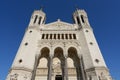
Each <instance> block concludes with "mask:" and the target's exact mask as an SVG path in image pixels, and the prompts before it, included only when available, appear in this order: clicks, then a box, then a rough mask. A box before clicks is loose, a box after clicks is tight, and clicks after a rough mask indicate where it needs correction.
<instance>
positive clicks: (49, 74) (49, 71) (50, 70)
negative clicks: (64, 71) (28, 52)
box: [48, 56, 53, 80]
mask: <svg viewBox="0 0 120 80" xmlns="http://www.w3.org/2000/svg"><path fill="white" fill-rule="evenodd" d="M52 58H53V57H52V56H50V58H49V70H48V80H51V78H52V62H53V61H52Z"/></svg>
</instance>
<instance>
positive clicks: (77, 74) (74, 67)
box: [67, 47, 82, 80]
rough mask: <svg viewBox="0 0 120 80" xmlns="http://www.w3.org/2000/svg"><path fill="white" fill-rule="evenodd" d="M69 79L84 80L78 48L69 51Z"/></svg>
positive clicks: (71, 48)
mask: <svg viewBox="0 0 120 80" xmlns="http://www.w3.org/2000/svg"><path fill="white" fill-rule="evenodd" d="M67 63H68V79H70V80H82V79H81V68H80V59H79V57H78V52H77V50H76V48H74V47H70V48H69V49H68V59H67Z"/></svg>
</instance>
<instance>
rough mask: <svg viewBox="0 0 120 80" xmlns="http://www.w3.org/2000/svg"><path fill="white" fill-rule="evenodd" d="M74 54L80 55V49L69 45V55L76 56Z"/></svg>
mask: <svg viewBox="0 0 120 80" xmlns="http://www.w3.org/2000/svg"><path fill="white" fill-rule="evenodd" d="M74 56H76V57H77V56H78V51H77V49H76V48H75V47H69V48H68V57H71V58H72V57H74Z"/></svg>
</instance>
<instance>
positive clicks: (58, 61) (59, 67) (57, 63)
mask: <svg viewBox="0 0 120 80" xmlns="http://www.w3.org/2000/svg"><path fill="white" fill-rule="evenodd" d="M64 60H65V59H64V56H63V49H62V48H60V47H57V48H56V49H55V50H54V58H53V64H52V65H53V75H54V76H53V77H54V78H53V79H55V80H64Z"/></svg>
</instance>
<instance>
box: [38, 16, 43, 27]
mask: <svg viewBox="0 0 120 80" xmlns="http://www.w3.org/2000/svg"><path fill="white" fill-rule="evenodd" d="M41 19H42V17H41V16H40V17H39V22H38V24H39V25H40V23H41Z"/></svg>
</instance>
